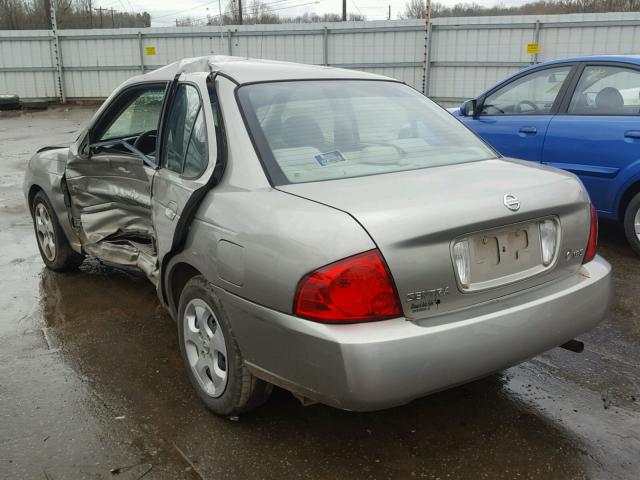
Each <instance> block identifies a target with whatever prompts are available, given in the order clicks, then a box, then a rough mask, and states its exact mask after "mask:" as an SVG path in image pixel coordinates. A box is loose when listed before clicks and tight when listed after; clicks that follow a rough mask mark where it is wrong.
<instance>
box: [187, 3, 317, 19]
mask: <svg viewBox="0 0 640 480" xmlns="http://www.w3.org/2000/svg"><path fill="white" fill-rule="evenodd" d="M283 1H284V0H283ZM273 3H276V2H273ZM317 3H320V0H315V1H313V2H306V3H299V4H296V5H287V6H285V7H279V8H272V9H270V12H275V11H278V10H286V9H288V8H297V7H304V6H305V5H314V4H317ZM242 10H243V11H245V10H246V9H245V8H244V7H243V8H242ZM236 11H237V9H236V10H234V11H232V12H233V13H236ZM223 16H224V14H223ZM218 17H219V15H208V16H206V17H201V18H193V19H191V21H192V22H199V21H201V20H209V19H210V18H211V19H214V18H218Z"/></svg>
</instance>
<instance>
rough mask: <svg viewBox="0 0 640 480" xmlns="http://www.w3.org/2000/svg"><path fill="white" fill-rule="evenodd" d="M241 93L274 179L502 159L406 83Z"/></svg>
mask: <svg viewBox="0 0 640 480" xmlns="http://www.w3.org/2000/svg"><path fill="white" fill-rule="evenodd" d="M238 98H239V100H240V104H241V107H242V110H243V112H244V114H245V118H246V120H247V124H248V127H249V130H250V133H251V135H252V136H253V139H254V142H255V144H256V146H257V149H258V153H259V155H260V158H261V160H262V162H263V165H264V167H265V169H266V170H267V174H268V175H269V178H270V179H271V182H272V183H273V184H274V185H283V184H289V183H301V182H313V181H320V180H333V179H339V178H347V177H361V176H365V175H375V174H381V173H391V172H398V171H402V170H415V169H419V168H427V167H436V166H441V165H450V164H454V163H462V162H472V161H478V160H484V159H488V158H495V157H496V154H495V152H494V151H493V150H491V149H490V148H489V147H487V146H486V145H485V144H484V143H483V142H482V141H481V140H479V139H478V138H477V137H476V136H475V135H474V134H473V133H471V132H470V131H469V130H468V129H466V128H465V127H464V126H463V125H462V124H461V123H460V122H459V121H458V120H456V119H455V118H454V117H453V116H452V115H451V114H449V113H448V112H447V111H445V110H443V109H442V108H440V107H438V106H437V105H435V104H434V103H433V102H431V101H430V100H428V99H427V98H426V97H424V96H423V95H421V94H420V93H418V92H416V91H415V90H413V89H412V88H410V87H407V86H406V85H402V84H400V83H397V82H385V81H358V80H325V81H312V80H308V81H295V82H268V83H258V84H253V85H246V86H243V87H240V88H239V89H238Z"/></svg>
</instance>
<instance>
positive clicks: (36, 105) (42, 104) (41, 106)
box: [20, 98, 49, 110]
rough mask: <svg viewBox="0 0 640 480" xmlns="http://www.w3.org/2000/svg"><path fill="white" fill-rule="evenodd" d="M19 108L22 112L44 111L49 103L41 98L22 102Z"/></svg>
mask: <svg viewBox="0 0 640 480" xmlns="http://www.w3.org/2000/svg"><path fill="white" fill-rule="evenodd" d="M20 106H21V107H22V109H23V110H46V109H47V108H49V101H48V100H43V99H41V98H34V99H31V100H22V101H21V102H20Z"/></svg>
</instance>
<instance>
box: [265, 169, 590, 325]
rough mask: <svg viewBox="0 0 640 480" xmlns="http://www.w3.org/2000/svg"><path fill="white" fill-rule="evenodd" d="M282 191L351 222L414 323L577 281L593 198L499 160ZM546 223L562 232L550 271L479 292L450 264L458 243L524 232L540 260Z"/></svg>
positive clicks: (563, 179) (556, 175)
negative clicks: (567, 279) (513, 206)
mask: <svg viewBox="0 0 640 480" xmlns="http://www.w3.org/2000/svg"><path fill="white" fill-rule="evenodd" d="M278 189H280V190H282V191H285V192H288V193H291V194H294V195H297V196H300V197H304V198H307V199H309V200H312V201H315V202H319V203H322V204H325V205H327V206H330V207H333V208H336V209H339V210H342V211H344V212H346V213H348V214H349V215H351V216H352V217H353V218H355V220H356V221H358V223H360V225H362V227H363V228H364V229H365V230H366V231H367V232H368V233H369V235H370V236H371V238H372V239H373V241H374V242H375V243H376V245H377V246H378V248H379V249H380V251H381V252H382V255H383V256H384V258H385V260H386V262H387V264H388V265H389V269H390V271H391V273H392V275H393V278H394V281H395V283H396V287H397V289H398V294H399V296H400V301H401V303H402V307H403V310H404V313H405V315H406V316H407V318H409V319H422V318H427V317H431V316H434V315H437V314H439V313H446V312H451V311H454V310H459V309H462V308H467V307H469V306H472V305H476V304H478V303H484V302H487V301H491V300H495V299H496V298H499V297H502V296H505V295H509V294H512V293H515V292H517V291H520V290H523V289H528V288H532V287H535V286H537V285H540V284H542V283H546V282H550V281H553V280H554V279H557V278H560V277H563V276H566V275H569V274H571V273H575V272H576V271H577V270H578V269H579V267H580V264H581V261H582V255H580V253H579V251H580V249H584V247H585V246H586V244H587V239H588V235H589V224H590V210H589V198H588V195H587V194H586V192H585V190H584V188H583V187H582V184H581V183H580V181H579V180H578V179H577V178H576V177H575V176H574V175H573V174H570V173H567V172H564V171H561V170H556V169H552V168H548V167H544V166H540V165H537V164H531V163H529V162H521V161H515V160H507V159H494V160H486V161H480V162H472V163H464V164H457V165H448V166H442V167H434V168H426V169H420V170H412V171H404V172H396V173H390V174H383V175H373V176H366V177H357V178H345V179H339V180H331V181H325V182H313V183H301V184H290V185H284V186H280V187H278ZM507 194H510V195H514V196H515V197H517V199H518V201H519V204H520V206H519V209H518V210H517V211H512V210H510V209H509V208H508V207H507V206H506V205H505V195H507ZM544 218H554V219H557V220H558V222H559V225H560V232H561V233H560V236H559V240H558V254H557V258H556V260H555V261H554V262H553V263H552V265H550V266H549V267H545V268H543V269H540V268H538V269H537V270H536V269H535V268H534V269H529V270H526V272H520V274H513V272H511V273H512V274H511V275H506V276H504V277H500V278H501V279H504V281H502V280H500V279H499V280H498V281H495V280H494V281H489V282H480V283H478V285H481V286H482V288H477V289H471V290H469V289H465V288H464V287H463V286H462V285H461V284H460V280H459V277H458V276H457V275H456V271H457V270H456V267H455V264H454V260H453V256H452V249H453V244H454V243H455V241H456V239H460V238H462V237H470V238H471V239H474V240H473V241H474V242H475V241H476V239H478V238H480V237H478V235H480V236H482V237H483V241H484V237H488V238H492V239H493V238H494V237H495V238H498V237H500V238H503V239H507V238H511V237H512V236H513V235H514V234H515V235H518V232H522V231H523V229H524V230H527V231H528V234H529V235H531V237H528V238H530V239H531V242H530V245H529V250H531V251H533V254H534V255H540V253H539V252H538V251H537V250H539V249H540V238H539V237H538V238H537V239H536V238H535V235H537V232H538V230H537V229H538V227H537V221H538V220H539V219H544ZM534 223H535V225H533V224H534ZM532 225H533V226H532ZM505 227H506V228H505ZM525 234H526V233H525ZM505 241H506V240H505ZM496 245H497V244H496ZM478 248H479V247H478ZM569 252H571V255H569ZM497 262H498V263H499V262H500V260H498V261H497ZM479 263H482V262H479ZM501 267H504V265H501ZM472 268H473V265H472ZM483 268H485V270H486V269H487V267H486V265H484V266H483ZM480 270H482V269H481V268H480V267H478V268H477V269H476V274H477V272H479V271H480ZM498 270H499V269H498ZM498 270H495V269H493V268H492V267H489V268H488V271H489V272H496V271H498ZM503 270H504V268H503ZM507 270H508V269H507ZM484 273H486V272H484ZM507 273H509V272H508V271H507Z"/></svg>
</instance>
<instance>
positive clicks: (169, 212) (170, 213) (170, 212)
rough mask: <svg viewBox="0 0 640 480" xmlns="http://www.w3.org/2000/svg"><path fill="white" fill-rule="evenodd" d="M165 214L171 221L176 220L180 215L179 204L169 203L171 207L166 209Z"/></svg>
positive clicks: (168, 206)
mask: <svg viewBox="0 0 640 480" xmlns="http://www.w3.org/2000/svg"><path fill="white" fill-rule="evenodd" d="M164 214H165V216H166V217H167V218H168V219H169V220H173V219H174V218H176V215H177V214H178V204H177V203H176V202H169V205H167V206H166V208H165V209H164Z"/></svg>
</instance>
